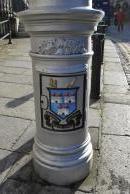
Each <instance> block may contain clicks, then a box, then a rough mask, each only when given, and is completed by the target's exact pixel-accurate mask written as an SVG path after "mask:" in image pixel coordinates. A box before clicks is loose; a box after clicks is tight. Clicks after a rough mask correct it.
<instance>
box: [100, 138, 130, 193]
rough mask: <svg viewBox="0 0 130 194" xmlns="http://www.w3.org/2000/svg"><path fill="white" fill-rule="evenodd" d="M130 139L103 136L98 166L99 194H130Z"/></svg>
mask: <svg viewBox="0 0 130 194" xmlns="http://www.w3.org/2000/svg"><path fill="white" fill-rule="evenodd" d="M129 165H130V138H129V137H121V136H120V137H119V136H112V135H110V136H108V135H103V137H102V149H101V160H100V165H99V171H98V173H99V176H98V187H97V191H98V192H97V193H99V194H105V193H110V194H118V193H119V194H129V193H130V171H129V170H128V168H129Z"/></svg>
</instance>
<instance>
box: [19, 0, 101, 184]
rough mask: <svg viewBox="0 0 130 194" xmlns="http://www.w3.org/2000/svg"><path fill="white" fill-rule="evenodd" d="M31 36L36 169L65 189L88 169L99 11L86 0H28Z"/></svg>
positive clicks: (25, 15) (26, 16)
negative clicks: (94, 40) (92, 69)
mask: <svg viewBox="0 0 130 194" xmlns="http://www.w3.org/2000/svg"><path fill="white" fill-rule="evenodd" d="M20 16H21V17H22V18H23V21H24V23H25V27H26V30H27V31H28V32H29V33H30V35H31V47H32V51H31V54H30V55H31V57H32V66H33V80H34V82H33V83H34V97H35V112H36V126H37V134H36V137H35V144H34V148H33V161H34V167H35V169H36V171H37V172H38V174H39V175H40V176H41V177H42V178H43V179H45V180H46V181H49V182H51V183H54V184H57V185H69V184H72V183H75V182H77V181H79V180H81V179H84V178H85V177H86V176H87V175H88V174H89V171H90V169H91V167H92V156H93V150H92V144H91V138H90V135H89V133H88V110H89V93H90V64H91V57H92V54H93V52H92V47H91V35H92V33H93V31H94V28H95V27H96V26H97V24H98V22H99V21H100V20H101V19H102V17H103V12H101V11H99V10H94V9H92V1H91V0H90V1H86V0H72V1H68V0H44V1H43V0H37V1H36V0H30V9H29V10H28V11H25V12H22V13H20Z"/></svg>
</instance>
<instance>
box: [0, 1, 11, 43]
mask: <svg viewBox="0 0 130 194" xmlns="http://www.w3.org/2000/svg"><path fill="white" fill-rule="evenodd" d="M12 17H13V12H12V0H0V40H3V39H5V38H8V39H9V44H12V41H11V34H12V33H11V31H12V30H11V18H12Z"/></svg>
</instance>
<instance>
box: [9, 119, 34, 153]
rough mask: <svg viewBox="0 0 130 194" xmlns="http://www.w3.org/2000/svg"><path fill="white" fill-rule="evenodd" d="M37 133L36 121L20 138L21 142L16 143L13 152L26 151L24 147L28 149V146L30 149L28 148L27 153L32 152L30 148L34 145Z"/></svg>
mask: <svg viewBox="0 0 130 194" xmlns="http://www.w3.org/2000/svg"><path fill="white" fill-rule="evenodd" d="M35 133H36V124H35V121H32V122H31V124H30V126H29V127H28V128H27V130H26V131H25V132H24V133H23V135H22V136H21V137H20V138H19V140H18V141H17V142H16V144H15V145H14V146H13V148H12V150H14V151H16V150H19V151H20V152H23V151H25V149H23V148H24V145H26V147H27V146H28V149H27V148H26V152H28V153H29V152H30V148H31V146H32V145H33V143H34V140H33V139H34V136H35Z"/></svg>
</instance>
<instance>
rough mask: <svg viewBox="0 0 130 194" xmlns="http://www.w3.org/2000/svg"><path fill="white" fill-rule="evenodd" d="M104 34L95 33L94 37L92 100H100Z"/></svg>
mask: <svg viewBox="0 0 130 194" xmlns="http://www.w3.org/2000/svg"><path fill="white" fill-rule="evenodd" d="M103 38H104V34H101V33H95V34H94V35H93V37H92V40H93V51H94V55H93V57H92V76H91V95H90V96H91V99H99V98H100V77H101V65H102V55H103V54H102V40H103Z"/></svg>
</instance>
